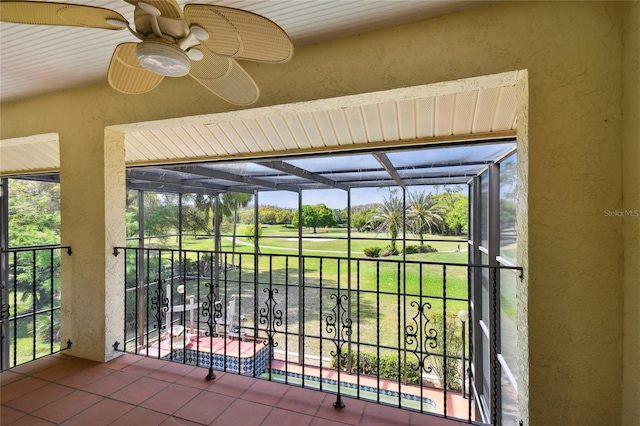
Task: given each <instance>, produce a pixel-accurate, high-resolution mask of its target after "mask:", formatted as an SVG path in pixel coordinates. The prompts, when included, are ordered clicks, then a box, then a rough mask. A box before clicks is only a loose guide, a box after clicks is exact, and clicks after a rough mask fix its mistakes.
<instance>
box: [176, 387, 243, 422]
mask: <svg viewBox="0 0 640 426" xmlns="http://www.w3.org/2000/svg"><path fill="white" fill-rule="evenodd" d="M233 401H235V400H234V399H233V398H230V397H228V396H225V395H219V394H216V393H213V392H208V391H203V392H200V393H199V394H198V395H197V396H196V397H195V398H193V399H192V400H191V401H190V402H188V403H187V404H185V405H184V406H183V407H182V408H181V409H179V410H178V411H176V412H175V413H174V414H173V416H174V417H178V418H183V419H187V420H190V421H193V422H198V423H204V424H209V423H211V422H213V420H214V419H215V418H216V417H218V416H219V415H220V414H221V413H222V412H223V411H224V410H226V409H227V407H229V406H230V405H231V404H232V403H233Z"/></svg>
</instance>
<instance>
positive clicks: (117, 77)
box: [0, 0, 293, 105]
mask: <svg viewBox="0 0 640 426" xmlns="http://www.w3.org/2000/svg"><path fill="white" fill-rule="evenodd" d="M125 1H126V2H127V3H130V4H132V5H133V6H134V7H135V10H134V26H135V29H133V28H132V27H131V25H130V24H129V22H128V21H127V20H126V19H125V18H124V17H123V16H122V15H120V14H119V13H118V12H115V11H113V10H110V9H105V8H101V7H94V6H84V5H77V4H69V3H51V2H39V1H2V2H0V20H1V21H4V22H11V23H18V24H35V25H65V26H76V27H89V28H102V29H107V30H123V29H128V30H129V31H130V32H131V34H133V35H134V36H135V37H136V38H138V39H139V40H141V41H140V42H138V43H122V44H119V45H118V46H117V47H116V48H115V51H114V52H113V56H112V58H111V63H110V64H109V71H108V80H109V84H110V85H111V87H113V88H114V89H115V90H117V91H119V92H122V93H126V94H138V93H146V92H148V91H150V90H152V89H154V88H156V87H157V86H158V85H159V84H160V82H161V81H162V80H163V79H164V77H165V76H167V77H182V76H185V75H187V74H189V75H190V76H191V77H193V78H194V79H195V80H196V81H198V82H199V83H200V84H202V85H203V86H204V87H206V88H207V89H209V90H210V91H211V92H213V93H214V94H216V95H218V96H219V97H221V98H222V99H224V100H225V101H227V102H230V103H232V104H235V105H250V104H252V103H254V102H255V101H256V100H257V99H258V96H259V93H260V92H259V89H258V86H257V85H256V83H255V82H254V81H253V79H252V78H251V76H250V75H249V74H247V72H246V71H245V70H244V69H243V68H242V66H240V64H239V63H238V62H237V61H236V59H240V60H248V61H255V62H267V63H283V62H287V61H288V60H289V59H291V57H292V56H293V45H292V43H291V40H290V39H289V36H288V35H287V33H286V32H285V31H284V30H283V29H282V28H280V27H279V26H278V25H277V24H276V23H274V22H273V21H271V20H269V19H267V18H265V17H263V16H260V15H257V14H254V13H252V12H248V11H245V10H240V9H235V8H230V7H223V6H214V5H206V4H187V5H185V7H184V11H183V10H182V9H180V6H179V5H178V3H177V1H176V0H144V1H138V0H125Z"/></svg>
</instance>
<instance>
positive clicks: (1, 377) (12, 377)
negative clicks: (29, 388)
mask: <svg viewBox="0 0 640 426" xmlns="http://www.w3.org/2000/svg"><path fill="white" fill-rule="evenodd" d="M25 377H26V376H25V375H24V374H20V373H16V372H14V371H11V370H7V371H3V372H2V373H1V374H0V386H4V385H8V384H9V383H13V382H16V381H18V380H20V379H24V378H25Z"/></svg>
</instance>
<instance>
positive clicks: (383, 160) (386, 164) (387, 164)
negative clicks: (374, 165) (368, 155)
mask: <svg viewBox="0 0 640 426" xmlns="http://www.w3.org/2000/svg"><path fill="white" fill-rule="evenodd" d="M373 157H374V158H375V159H376V160H378V163H380V165H381V166H382V167H383V168H384V169H385V170H386V171H387V173H389V175H390V176H391V177H392V178H393V180H395V181H396V183H397V184H398V186H400V187H401V188H402V189H407V185H406V184H405V183H404V181H403V180H402V177H400V175H399V174H398V172H397V170H396V169H395V167H393V164H391V160H389V157H387V154H384V153H374V154H373Z"/></svg>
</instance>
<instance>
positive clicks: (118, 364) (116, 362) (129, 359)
mask: <svg viewBox="0 0 640 426" xmlns="http://www.w3.org/2000/svg"><path fill="white" fill-rule="evenodd" d="M138 361H140V356H139V355H133V354H123V355H120V356H119V357H118V358H114V359H112V360H111V361H109V362H106V363H104V364H101V365H102V366H103V367H106V368H111V369H112V370H120V369H122V368H124V367H126V366H128V365H131V364H133V363H135V362H138Z"/></svg>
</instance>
